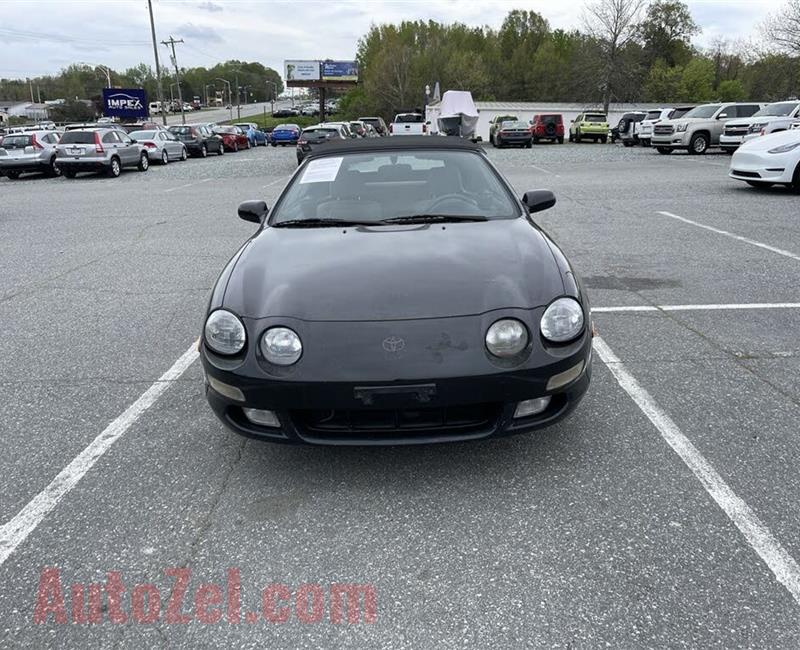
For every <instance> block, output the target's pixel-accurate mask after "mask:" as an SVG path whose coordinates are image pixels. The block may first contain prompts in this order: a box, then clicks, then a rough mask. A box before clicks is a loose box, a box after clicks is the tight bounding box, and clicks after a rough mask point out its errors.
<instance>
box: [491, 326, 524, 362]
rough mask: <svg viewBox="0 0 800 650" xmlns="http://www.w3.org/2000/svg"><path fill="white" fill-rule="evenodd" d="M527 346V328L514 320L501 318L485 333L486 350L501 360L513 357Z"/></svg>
mask: <svg viewBox="0 0 800 650" xmlns="http://www.w3.org/2000/svg"><path fill="white" fill-rule="evenodd" d="M527 345H528V328H527V327H525V325H523V324H522V323H521V322H520V321H518V320H516V319H514V318H503V319H501V320H499V321H497V322H495V323H493V324H492V325H491V327H489V329H488V330H487V331H486V349H487V350H489V352H491V353H492V354H493V355H494V356H496V357H500V358H501V359H508V358H509V357H515V356H516V355H518V354H519V353H520V352H522V351H523V350H524V349H525V348H526V347H527Z"/></svg>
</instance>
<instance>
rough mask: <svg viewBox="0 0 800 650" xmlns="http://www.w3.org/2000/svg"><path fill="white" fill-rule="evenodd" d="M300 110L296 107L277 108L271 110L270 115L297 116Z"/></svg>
mask: <svg viewBox="0 0 800 650" xmlns="http://www.w3.org/2000/svg"><path fill="white" fill-rule="evenodd" d="M298 115H300V111H299V110H298V109H296V108H279V109H278V110H277V111H273V112H272V117H297V116H298Z"/></svg>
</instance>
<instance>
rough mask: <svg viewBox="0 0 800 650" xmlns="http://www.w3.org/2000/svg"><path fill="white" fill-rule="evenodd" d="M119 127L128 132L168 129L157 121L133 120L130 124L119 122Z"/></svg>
mask: <svg viewBox="0 0 800 650" xmlns="http://www.w3.org/2000/svg"><path fill="white" fill-rule="evenodd" d="M119 127H120V128H121V129H123V130H124V131H127V132H128V133H133V132H134V131H168V130H169V129H168V128H167V127H166V126H164V125H163V124H159V123H158V122H134V123H132V124H120V125H119Z"/></svg>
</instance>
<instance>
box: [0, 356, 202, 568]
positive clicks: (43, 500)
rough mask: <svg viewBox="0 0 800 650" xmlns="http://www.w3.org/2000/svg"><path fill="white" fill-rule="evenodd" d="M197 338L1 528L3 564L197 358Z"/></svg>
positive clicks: (0, 562)
mask: <svg viewBox="0 0 800 650" xmlns="http://www.w3.org/2000/svg"><path fill="white" fill-rule="evenodd" d="M197 356H198V352H197V341H195V342H194V343H192V347H190V348H189V349H188V350H187V351H186V352H184V353H183V355H182V356H181V357H180V358H179V359H178V360H177V361H176V362H175V363H174V364H173V365H172V367H171V368H170V369H169V370H167V372H165V373H164V374H163V375H161V377H159V378H158V380H156V382H155V383H154V384H153V385H152V386H150V388H148V389H147V390H146V391H145V392H144V393H142V395H141V397H139V399H137V400H136V401H135V402H134V403H133V404H131V405H130V406H129V407H128V408H127V409H125V411H124V412H123V413H122V415H120V416H119V417H117V419H116V420H114V421H113V422H112V423H111V424H109V425H108V426H107V427H106V428H105V429H104V430H103V432H102V433H101V434H100V435H98V436H97V437H96V438H95V439H94V440H92V442H90V443H89V445H88V446H87V447H86V448H85V449H84V450H83V451H82V452H81V453H80V454H78V455H77V456H76V457H75V458H74V459H73V460H72V462H70V464H69V465H67V466H66V467H65V468H64V469H62V470H61V471H60V472H59V473H58V475H57V476H56V477H55V478H54V479H53V480H52V481H51V482H50V484H49V485H48V486H47V487H46V488H45V489H44V490H42V491H41V492H39V494H37V495H36V496H35V497H33V499H31V500H30V501H29V502H28V503H27V504H26V505H25V506H24V507H23V508H22V510H20V511H19V512H18V513H17V515H16V516H15V517H14V518H13V519H11V520H10V521H9V522H7V523H5V524H3V526H2V527H0V566H2V565H3V564H4V563H5V561H6V560H7V559H8V557H9V556H10V555H11V554H12V553H13V552H14V551H15V550H16V549H17V547H18V546H19V545H20V544H22V542H24V541H25V540H26V539H27V538H28V536H29V535H30V534H31V533H32V532H33V531H34V530H36V527H37V526H38V525H39V524H40V523H41V522H42V519H44V518H45V517H46V516H47V514H48V513H49V512H50V511H51V510H52V509H53V508H55V507H56V505H57V504H58V502H59V501H61V499H63V498H64V496H65V495H67V494H68V493H69V492H70V490H72V488H74V487H75V486H76V485H77V484H78V482H79V481H80V480H81V479H82V478H83V477H84V476H85V475H86V472H88V471H89V470H90V469H91V468H92V466H93V465H94V464H95V463H96V462H97V461H98V460H100V458H101V457H102V456H103V454H105V453H106V452H107V451H108V450H109V448H110V447H111V445H113V444H114V443H115V442H116V441H117V440H118V439H119V438H120V437H121V436H122V435H123V434H124V433H125V432H126V431H127V430H128V429H129V428H130V427H131V426H132V425H133V424H134V423H135V422H136V421H137V420H138V419H139V418H140V417H141V416H142V414H143V413H144V412H145V411H147V409H149V408H150V407H151V406H152V405H153V404H155V403H156V401H157V400H158V398H159V397H161V395H162V393H164V391H166V390H167V389H168V388H169V387H170V386H171V385H172V383H173V382H174V381H175V380H176V379H178V378H180V376H181V375H182V374H183V373H184V372H185V371H186V369H187V368H188V367H189V366H191V365H192V363H193V362H194V360H195V359H196V358H197Z"/></svg>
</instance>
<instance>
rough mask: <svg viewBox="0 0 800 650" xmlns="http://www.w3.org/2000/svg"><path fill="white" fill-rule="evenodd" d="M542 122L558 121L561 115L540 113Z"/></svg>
mask: <svg viewBox="0 0 800 650" xmlns="http://www.w3.org/2000/svg"><path fill="white" fill-rule="evenodd" d="M539 119H540V120H541V121H542V122H560V121H561V116H560V115H542V116H541V117H540V118H539Z"/></svg>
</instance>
